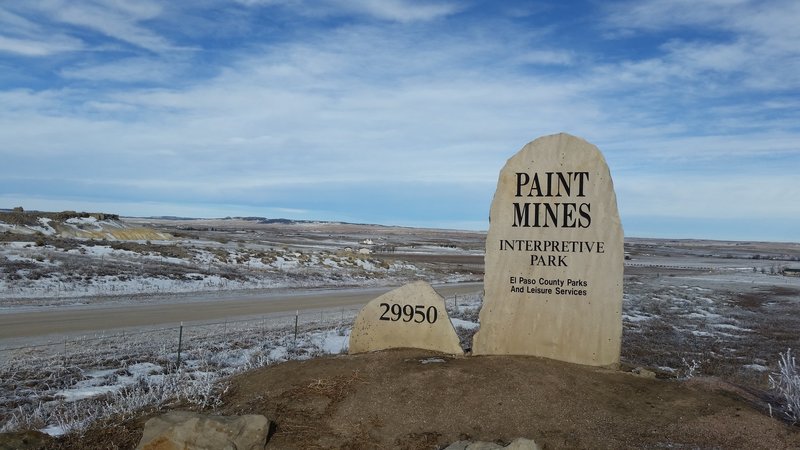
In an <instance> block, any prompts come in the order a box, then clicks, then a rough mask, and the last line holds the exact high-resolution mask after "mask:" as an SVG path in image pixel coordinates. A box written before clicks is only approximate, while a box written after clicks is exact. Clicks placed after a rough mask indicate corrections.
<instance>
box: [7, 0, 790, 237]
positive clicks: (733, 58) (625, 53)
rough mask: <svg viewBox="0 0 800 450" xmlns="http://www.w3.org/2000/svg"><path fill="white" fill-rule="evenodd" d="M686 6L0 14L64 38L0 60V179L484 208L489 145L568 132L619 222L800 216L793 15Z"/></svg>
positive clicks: (227, 6) (474, 217) (431, 218)
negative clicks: (590, 146) (616, 201)
mask: <svg viewBox="0 0 800 450" xmlns="http://www.w3.org/2000/svg"><path fill="white" fill-rule="evenodd" d="M681 4H682V3H681V2H677V3H676V2H660V1H644V2H635V3H628V2H626V3H622V4H619V3H615V4H612V5H611V6H608V7H605V6H604V7H603V8H602V9H600V10H590V11H585V12H584V11H573V10H568V11H567V12H570V15H569V17H567V16H566V15H565V11H564V10H562V9H559V8H556V7H552V8H545V9H536V10H535V11H534V12H532V13H531V12H529V13H525V14H523V13H515V14H508V9H509V8H511V7H512V6H516V7H517V8H512V9H514V10H515V11H516V10H518V9H520V8H523V7H525V6H526V5H527V4H522V3H520V4H516V5H509V6H506V5H504V6H503V7H502V8H501V7H499V6H498V7H497V10H495V9H492V8H494V7H495V5H494V4H491V5H489V4H485V5H484V4H481V3H480V2H477V3H469V4H463V3H447V2H416V1H399V0H398V1H390V2H377V1H376V2H373V1H367V0H364V1H352V2H345V1H338V0H326V1H321V2H310V1H306V0H293V1H291V0H270V1H247V2H221V1H220V2H217V1H216V0H208V1H204V2H200V3H197V4H196V5H194V6H193V8H191V9H184V8H182V7H181V6H180V5H177V6H176V5H175V4H156V3H150V2H144V3H126V2H122V1H119V2H111V1H107V2H100V1H76V2H69V3H61V2H55V1H46V2H39V3H37V4H36V5H37V6H35V7H33V6H26V7H21V6H16V7H15V8H14V9H13V10H12V9H11V8H9V7H0V22H2V23H5V24H9V26H8V27H7V28H6V29H5V30H11V31H8V32H6V31H5V30H3V31H0V36H5V39H18V40H20V41H24V42H39V41H41V43H43V45H44V44H52V43H55V42H56V41H51V40H50V39H49V37H45V36H48V33H46V32H44V30H48V31H50V32H51V33H50V35H52V36H62V37H67V38H68V39H67V40H65V41H63V42H66V43H68V44H69V45H67V47H69V48H71V50H67V49H60V48H55V49H53V50H49V51H50V53H46V51H48V50H47V48H46V47H44V48H43V49H41V50H38V51H39V52H40V53H41V55H42V57H39V58H31V57H30V56H26V55H33V54H34V53H35V52H36V51H37V50H35V47H32V49H33V50H27V52H28V53H25V51H26V50H24V48H23V47H22V46H21V45H22V44H24V42H19V43H16V44H19V45H20V46H19V47H18V48H16V50H8V51H7V52H6V53H0V64H5V65H7V66H9V67H11V66H14V65H18V66H19V67H21V70H22V73H23V74H24V76H25V77H27V78H24V79H23V80H24V81H19V80H20V79H19V78H17V79H14V80H13V82H11V81H9V82H8V85H7V86H2V85H0V142H3V146H2V147H0V158H2V159H3V162H4V164H3V165H2V166H0V192H4V193H6V194H5V195H6V198H9V197H8V196H12V197H13V196H14V195H16V196H18V197H19V198H21V199H22V198H25V199H37V198H38V199H50V201H53V202H55V201H56V200H59V199H61V200H63V199H72V200H74V201H81V202H91V199H92V198H95V199H96V200H97V201H98V202H101V201H102V202H109V203H113V201H114V200H113V199H117V200H118V201H119V203H120V204H129V205H138V206H136V208H135V210H136V211H139V210H140V207H142V205H147V204H149V203H148V202H159V204H160V205H162V206H160V207H159V208H161V209H159V211H161V210H162V209H163V205H165V204H170V205H180V204H181V203H192V204H194V205H196V206H194V207H193V208H195V209H194V210H201V209H202V206H201V205H203V204H206V205H208V206H207V207H208V208H209V210H213V211H221V209H220V208H219V205H222V204H229V205H237V207H239V208H240V209H241V210H242V211H243V214H244V213H245V212H244V211H246V214H253V215H255V214H258V213H257V211H258V210H259V209H260V210H262V211H278V209H276V208H284V209H292V208H294V209H298V210H302V211H304V213H303V214H306V218H322V219H325V218H331V219H347V220H354V221H366V222H397V223H404V224H410V223H413V224H417V225H419V224H424V223H429V224H434V223H435V224H443V223H452V224H455V223H459V224H465V223H473V224H474V223H485V218H486V211H487V209H488V202H489V201H490V200H491V194H492V192H493V189H494V185H495V183H496V180H497V173H498V171H499V169H500V168H501V167H502V165H503V164H504V162H505V160H506V159H507V158H508V157H510V156H511V155H512V154H513V153H514V152H515V151H517V150H518V149H519V148H521V147H522V145H524V144H525V143H526V142H527V141H529V140H531V139H533V138H535V137H537V136H540V135H543V134H550V133H554V132H559V131H566V132H571V133H573V134H577V135H579V136H582V137H584V138H586V139H588V140H589V141H591V142H594V143H596V144H598V146H599V147H600V148H601V150H603V151H604V152H605V154H606V157H607V159H608V161H609V163H610V165H611V168H612V173H613V174H614V175H615V177H616V181H617V186H618V189H619V193H620V205H621V207H622V209H623V213H624V216H623V220H625V217H626V216H627V217H643V216H650V217H655V216H659V217H662V218H672V219H675V220H678V219H677V218H684V217H686V216H687V215H690V216H692V217H697V218H703V219H704V220H710V219H712V218H714V217H726V218H730V219H731V220H733V219H735V218H736V217H755V216H761V215H764V214H769V213H770V211H773V212H774V216H775V217H780V218H782V220H793V218H795V219H798V218H800V211H797V210H796V208H786V207H785V206H784V205H783V204H784V203H785V202H787V201H791V199H787V197H786V194H785V193H784V190H785V191H787V192H788V191H790V190H791V186H790V183H791V180H792V179H793V177H794V175H795V174H793V173H791V171H790V168H791V167H797V165H798V164H800V125H798V124H800V109H799V108H797V106H798V104H797V89H798V87H799V86H798V83H797V73H800V70H798V71H793V70H794V69H793V67H794V66H793V65H794V64H796V63H797V57H796V56H797V52H798V51H800V50H798V49H795V48H793V47H792V46H791V45H786V44H776V43H774V42H777V40H778V39H779V37H784V38H787V39H791V38H793V37H794V36H796V31H795V30H794V29H790V27H789V26H788V24H789V22H790V20H789V19H786V18H784V17H778V16H779V15H780V14H778V13H776V12H774V10H777V9H778V6H781V7H784V6H785V7H786V9H785V10H784V12H786V14H787V15H791V14H795V13H793V12H792V11H795V10H796V9H797V8H794V7H790V6H791V5H786V4H781V5H778V3H769V4H768V5H767V6H764V7H761V8H759V7H758V6H757V5H756V4H755V3H754V2H747V1H739V2H719V3H718V4H716V3H715V4H713V5H712V6H711V7H707V6H705V4H703V5H699V6H697V8H695V9H694V12H695V13H693V14H687V13H684V12H683V11H682V10H680V8H679V7H680V5H681ZM594 19H597V20H594ZM770 20H774V21H775V24H776V25H775V27H774V29H769V27H768V26H767V23H768V22H769V21H770ZM576 21H577V22H579V24H580V25H581V26H576ZM212 24H216V26H212ZM12 25H13V26H12ZM623 28H624V30H625V33H619V31H620V30H622V29H623ZM612 31H614V32H613V33H612ZM603 32H605V33H608V34H609V35H613V38H607V39H606V38H602V37H600V36H602V33H603ZM2 39H3V38H0V48H3V42H5V41H3V40H2ZM37 39H39V41H37ZM70 39H72V40H71V41H70ZM770 42H773V44H769V43H770ZM16 44H15V43H14V42H12V43H11V44H8V45H7V46H8V47H14V45H16ZM770 45H772V47H771V48H768V47H769V46H770ZM184 48H193V49H197V50H196V51H191V52H185V51H180V49H184ZM76 49H79V50H81V51H80V52H74V50H76ZM176 49H178V51H176ZM45 56H50V57H51V58H48V57H45ZM54 56H58V57H57V58H56V57H54ZM3 58H5V59H3ZM2 79H3V78H2V77H0V80H2ZM25 80H27V81H25ZM0 82H2V81H0ZM748 189H749V190H748ZM61 200H59V201H61ZM41 201H43V200H41ZM59 204H63V203H59ZM104 204H107V203H104ZM133 209H134V208H133V207H132V210H133ZM225 211H228V210H227V209H226V210H225ZM123 213H124V211H123ZM164 214H167V213H164ZM264 214H267V213H266V212H265V213H264ZM315 214H316V217H313V216H314V215H315ZM200 215H202V214H200ZM209 215H212V213H209ZM225 215H236V214H235V213H230V214H225ZM681 220H682V219H681ZM640 232H641V231H640ZM659 232H661V231H659ZM643 233H645V234H646V229H645V231H644V232H643ZM798 239H800V236H798Z"/></svg>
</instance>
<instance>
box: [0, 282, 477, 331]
mask: <svg viewBox="0 0 800 450" xmlns="http://www.w3.org/2000/svg"><path fill="white" fill-rule="evenodd" d="M434 287H435V288H436V290H437V291H438V292H439V294H441V295H442V296H444V297H445V298H447V297H452V296H453V295H454V294H455V295H463V294H470V293H476V292H480V291H481V290H482V288H483V284H482V283H458V284H446V285H437V286H434ZM390 289H391V288H365V289H339V290H333V289H332V290H319V289H313V290H295V291H288V292H287V291H281V292H274V293H269V292H268V293H264V294H262V295H258V296H252V295H247V296H244V295H243V296H241V297H231V296H224V297H223V298H221V299H220V298H217V299H208V297H207V296H203V297H204V298H203V299H202V300H191V299H189V300H187V299H185V298H184V299H181V300H170V299H169V297H166V298H165V300H164V301H163V302H158V303H153V302H148V303H147V304H126V303H116V304H113V305H103V304H93V305H87V306H70V307H62V308H60V309H58V310H56V309H43V310H42V311H25V312H16V313H5V314H0V343H2V342H3V341H9V340H13V341H15V343H19V342H20V338H34V337H43V336H47V335H64V334H74V333H92V332H99V331H108V330H113V329H118V328H128V327H148V326H158V325H168V324H176V323H179V322H192V321H208V320H219V319H234V318H242V317H247V316H256V315H266V314H274V313H286V312H291V311H296V310H300V311H308V310H319V309H329V308H342V307H348V306H350V307H353V306H359V305H364V304H366V303H367V302H369V301H370V300H372V299H374V298H376V297H378V296H379V295H381V294H383V293H385V292H387V291H389V290H390ZM222 295H224V294H222Z"/></svg>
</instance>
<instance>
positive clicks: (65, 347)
mask: <svg viewBox="0 0 800 450" xmlns="http://www.w3.org/2000/svg"><path fill="white" fill-rule="evenodd" d="M66 361H67V337H66V336H64V362H66Z"/></svg>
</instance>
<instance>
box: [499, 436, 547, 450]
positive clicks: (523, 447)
mask: <svg viewBox="0 0 800 450" xmlns="http://www.w3.org/2000/svg"><path fill="white" fill-rule="evenodd" d="M505 448H506V450H539V446H538V445H536V442H534V441H533V439H525V438H517V439H514V440H513V441H512V442H511V443H510V444H508V445H506V447H505Z"/></svg>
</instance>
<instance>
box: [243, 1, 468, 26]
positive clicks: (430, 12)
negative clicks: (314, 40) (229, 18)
mask: <svg viewBox="0 0 800 450" xmlns="http://www.w3.org/2000/svg"><path fill="white" fill-rule="evenodd" d="M236 1H237V2H238V3H241V4H243V5H247V6H251V7H252V6H282V7H285V8H289V9H291V10H292V11H294V12H295V13H297V14H301V15H310V16H343V15H350V14H355V15H364V16H367V17H371V18H374V19H378V20H385V21H390V22H400V23H408V22H417V21H423V22H425V21H429V20H434V19H438V18H442V17H446V16H449V15H451V14H454V13H457V12H458V11H460V10H461V7H460V6H459V5H458V4H457V3H456V2H444V1H426V0H236Z"/></svg>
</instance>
